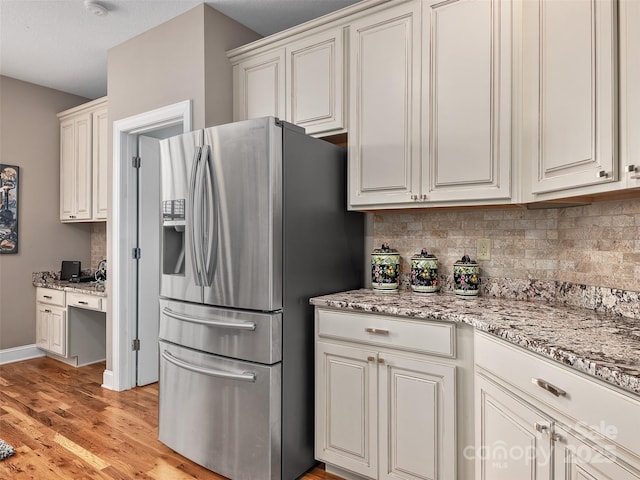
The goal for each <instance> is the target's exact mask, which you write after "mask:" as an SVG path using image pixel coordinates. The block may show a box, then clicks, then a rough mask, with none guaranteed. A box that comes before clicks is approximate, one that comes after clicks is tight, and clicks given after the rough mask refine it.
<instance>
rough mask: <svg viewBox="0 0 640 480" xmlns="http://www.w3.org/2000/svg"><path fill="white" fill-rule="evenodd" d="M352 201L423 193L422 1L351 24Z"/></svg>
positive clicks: (393, 200)
mask: <svg viewBox="0 0 640 480" xmlns="http://www.w3.org/2000/svg"><path fill="white" fill-rule="evenodd" d="M349 38H350V41H349V45H350V55H349V58H350V72H349V203H350V205H351V206H352V207H356V208H359V207H360V208H361V207H364V206H368V205H370V206H375V205H384V204H397V203H403V202H404V203H407V202H411V201H413V200H414V199H415V198H417V195H419V193H420V190H419V189H420V148H419V141H420V130H419V120H420V115H419V113H420V105H419V104H417V103H416V102H417V98H418V96H417V95H418V92H419V87H420V68H419V65H420V39H421V37H420V3H418V2H411V3H406V4H403V5H400V6H397V7H393V8H390V9H388V10H385V11H383V12H380V13H377V14H373V15H369V16H367V17H365V18H362V19H360V20H356V21H354V22H353V23H351V25H350V36H349Z"/></svg>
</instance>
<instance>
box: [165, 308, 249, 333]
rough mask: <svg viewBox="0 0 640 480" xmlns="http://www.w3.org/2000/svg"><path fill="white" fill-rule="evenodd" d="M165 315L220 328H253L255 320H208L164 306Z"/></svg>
mask: <svg viewBox="0 0 640 480" xmlns="http://www.w3.org/2000/svg"><path fill="white" fill-rule="evenodd" d="M162 313H164V314H165V315H166V316H167V317H171V318H175V319H176V320H182V321H185V322H190V323H197V324H199V325H206V326H208V327H222V328H234V329H237V330H255V329H256V323H255V322H227V321H222V320H209V319H207V318H202V317H195V316H192V315H185V314H183V313H178V312H174V311H173V310H171V309H170V308H167V307H164V308H163V309H162Z"/></svg>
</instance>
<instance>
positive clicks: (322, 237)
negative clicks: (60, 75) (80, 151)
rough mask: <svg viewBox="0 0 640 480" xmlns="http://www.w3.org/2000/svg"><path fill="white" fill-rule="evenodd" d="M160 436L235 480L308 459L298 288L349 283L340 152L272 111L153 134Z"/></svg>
mask: <svg viewBox="0 0 640 480" xmlns="http://www.w3.org/2000/svg"><path fill="white" fill-rule="evenodd" d="M161 162H162V163H161V177H162V188H161V191H162V194H161V195H162V198H161V202H162V215H163V218H162V234H161V238H162V245H161V249H160V250H161V260H160V262H161V265H160V267H161V271H162V274H161V284H160V295H161V299H160V312H161V316H160V414H159V415H160V418H159V439H160V440H161V441H162V442H163V443H165V444H166V445H168V446H169V447H171V448H172V449H173V450H175V451H176V452H178V453H180V454H182V455H184V456H185V457H187V458H190V459H191V460H193V461H195V462H196V463H199V464H201V465H203V466H205V467H206V468H208V469H210V470H213V471H215V472H217V473H219V474H221V475H224V476H227V477H230V478H232V479H234V480H261V479H269V480H274V479H284V480H292V479H294V478H298V477H299V476H301V475H302V474H303V473H304V472H305V471H306V470H308V469H309V468H311V467H312V466H313V465H314V463H315V461H314V456H313V441H314V432H313V425H314V422H313V405H314V392H313V388H314V387H313V385H314V382H313V377H314V368H313V361H314V360H313V359H314V343H313V338H314V335H313V309H312V308H311V306H310V305H309V298H310V297H312V296H316V295H321V294H325V293H330V292H337V291H341V290H348V289H352V288H359V287H361V286H362V280H363V264H364V261H363V254H364V253H363V247H364V245H363V243H364V232H363V228H364V226H363V216H362V214H359V213H356V212H348V211H347V200H346V154H345V150H344V148H342V147H338V146H335V145H333V144H331V143H328V142H325V141H323V140H319V139H315V138H313V137H310V136H308V135H305V134H304V130H303V129H301V128H299V127H297V126H295V125H292V124H289V123H286V122H282V121H279V120H278V119H276V118H273V117H265V118H260V119H255V120H247V121H243V122H236V123H231V124H227V125H221V126H217V127H212V128H208V129H205V130H203V131H195V132H191V133H188V134H184V135H180V136H177V137H173V138H169V139H166V140H163V141H162V142H161Z"/></svg>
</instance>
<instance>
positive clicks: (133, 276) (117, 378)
mask: <svg viewBox="0 0 640 480" xmlns="http://www.w3.org/2000/svg"><path fill="white" fill-rule="evenodd" d="M190 130H191V102H190V101H188V100H187V101H184V102H180V103H177V104H174V105H170V106H167V107H163V108H160V109H157V110H153V111H150V112H146V113H143V114H140V115H135V116H133V117H129V118H126V119H122V120H118V121H116V122H114V124H113V143H114V147H113V152H114V153H113V157H114V161H113V176H112V178H113V198H112V203H111V217H110V221H109V222H108V224H107V256H108V257H109V259H110V260H109V266H110V275H109V278H108V287H109V297H108V299H109V309H108V314H107V325H108V327H109V326H110V327H111V328H110V331H109V328H108V329H107V337H108V338H107V369H106V370H105V372H104V374H103V385H102V386H103V387H105V388H109V389H111V390H118V391H120V390H127V389H129V388H133V387H135V386H136V385H144V384H147V383H153V382H154V381H157V368H158V355H157V352H158V346H157V338H158V331H157V329H158V326H157V325H158V323H157V322H158V318H159V312H158V294H159V281H160V277H159V273H157V272H156V274H155V275H154V273H153V272H154V270H157V268H158V263H159V253H158V252H159V250H158V249H159V234H160V210H159V208H160V195H159V189H160V185H159V180H160V163H159V148H158V143H159V141H160V140H161V139H163V138H168V137H171V136H174V135H178V134H180V133H183V132H188V131H190ZM136 157H140V158H141V161H140V163H139V165H140V167H139V168H138V167H137V162H136V161H134V160H133V159H134V158H136ZM138 249H139V250H138ZM154 251H155V254H154ZM137 252H140V255H138V254H137ZM136 257H139V258H136ZM109 340H111V342H109ZM138 341H139V342H138ZM138 343H139V345H140V348H139V349H138V350H136V347H137V344H138ZM143 346H144V347H143ZM109 353H111V357H110V358H109ZM109 360H111V361H110V362H109Z"/></svg>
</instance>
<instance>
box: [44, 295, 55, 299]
mask: <svg viewBox="0 0 640 480" xmlns="http://www.w3.org/2000/svg"><path fill="white" fill-rule="evenodd" d="M43 297H44V298H48V299H49V300H51V299H53V297H52V296H51V295H43Z"/></svg>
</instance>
